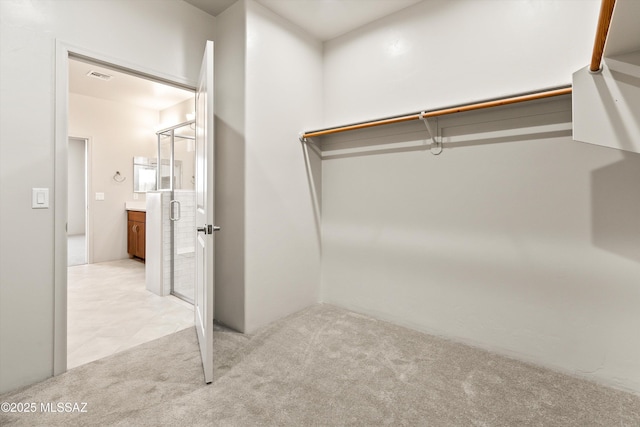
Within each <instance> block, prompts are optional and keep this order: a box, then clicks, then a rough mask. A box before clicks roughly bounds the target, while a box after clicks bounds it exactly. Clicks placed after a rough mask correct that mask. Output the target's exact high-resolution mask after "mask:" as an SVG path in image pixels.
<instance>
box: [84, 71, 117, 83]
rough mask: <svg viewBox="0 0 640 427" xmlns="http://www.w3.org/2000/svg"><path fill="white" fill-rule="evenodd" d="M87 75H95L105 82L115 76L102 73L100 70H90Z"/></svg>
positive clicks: (94, 76)
mask: <svg viewBox="0 0 640 427" xmlns="http://www.w3.org/2000/svg"><path fill="white" fill-rule="evenodd" d="M87 76H89V77H93V78H95V79H100V80H104V81H105V82H107V81H109V80H111V79H112V78H113V76H110V75H109V74H103V73H100V72H98V71H93V70H91V71H89V72H88V73H87Z"/></svg>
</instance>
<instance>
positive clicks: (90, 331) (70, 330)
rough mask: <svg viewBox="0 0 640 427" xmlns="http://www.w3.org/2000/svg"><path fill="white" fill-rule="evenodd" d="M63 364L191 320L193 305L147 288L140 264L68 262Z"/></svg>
mask: <svg viewBox="0 0 640 427" xmlns="http://www.w3.org/2000/svg"><path fill="white" fill-rule="evenodd" d="M67 283H68V285H67V289H68V291H67V295H68V296H67V310H68V321H67V368H68V369H71V368H74V367H76V366H80V365H83V364H85V363H89V362H92V361H94V360H97V359H101V358H103V357H106V356H109V355H111V354H114V353H117V352H120V351H122V350H126V349H128V348H131V347H134V346H136V345H139V344H142V343H145V342H148V341H152V340H154V339H157V338H160V337H163V336H165V335H169V334H172V333H174V332H177V331H179V330H182V329H185V328H188V327H191V326H193V306H192V305H191V304H189V303H187V302H184V301H182V300H180V299H178V298H176V297H173V296H167V297H160V296H158V295H155V294H153V293H151V292H149V291H147V290H146V287H145V271H144V264H143V263H141V262H138V261H134V260H129V259H125V260H119V261H112V262H105V263H98V264H84V265H77V266H73V267H69V269H68V278H67Z"/></svg>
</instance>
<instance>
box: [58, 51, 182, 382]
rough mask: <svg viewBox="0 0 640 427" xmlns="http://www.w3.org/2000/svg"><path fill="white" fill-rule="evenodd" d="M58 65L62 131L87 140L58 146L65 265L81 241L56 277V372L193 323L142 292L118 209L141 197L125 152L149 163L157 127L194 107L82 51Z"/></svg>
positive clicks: (173, 301) (176, 305) (162, 86)
mask: <svg viewBox="0 0 640 427" xmlns="http://www.w3.org/2000/svg"><path fill="white" fill-rule="evenodd" d="M66 61H67V65H68V79H69V86H68V91H67V99H68V110H67V115H68V122H67V126H68V129H67V132H68V134H71V135H90V137H91V143H90V144H88V142H87V140H88V139H82V138H80V140H81V141H84V144H85V145H84V151H83V152H84V155H82V154H80V152H81V151H82V148H80V145H79V144H80V142H79V141H78V138H69V140H68V145H67V147H65V148H66V156H67V165H68V167H67V171H66V173H67V176H66V182H67V188H66V192H67V212H66V217H67V222H68V224H69V226H71V225H73V226H74V228H73V229H71V228H69V232H68V233H69V236H71V238H68V239H66V242H67V258H68V262H67V263H68V264H69V265H71V258H72V257H71V254H72V253H75V251H74V248H72V245H75V244H76V243H78V242H77V241H80V244H82V239H81V238H78V239H76V237H77V236H82V235H84V248H81V249H80V250H79V253H81V254H82V253H83V254H84V258H82V257H79V258H80V259H79V260H77V262H75V261H74V263H73V266H71V267H69V269H68V271H67V272H66V277H65V281H66V283H65V285H66V292H65V293H66V296H65V297H66V305H67V306H66V314H67V325H66V346H65V347H66V348H65V359H66V360H65V362H66V363H65V365H66V366H65V369H66V367H69V368H73V367H75V366H79V365H80V364H84V363H88V362H90V361H93V360H97V359H100V358H102V357H106V356H108V355H110V354H113V353H115V352H119V351H122V350H125V349H127V348H130V347H133V346H135V345H139V344H142V343H144V342H147V341H151V340H153V339H157V338H160V337H161V336H164V335H167V334H170V333H174V332H177V330H180V329H183V328H186V327H190V326H193V307H192V306H191V305H190V304H188V303H186V302H184V301H182V300H178V299H177V298H175V297H173V296H170V297H164V296H159V295H155V294H153V293H152V292H150V291H148V290H147V287H146V283H145V282H146V279H145V277H146V268H145V267H146V264H145V263H144V262H141V260H140V259H138V258H137V259H136V260H133V259H129V254H128V249H127V240H128V239H127V209H129V208H130V207H133V209H136V211H138V212H140V211H141V212H144V211H145V202H146V198H147V194H146V190H145V191H140V189H138V188H135V182H136V172H135V167H134V163H135V161H134V158H140V157H144V158H148V159H150V160H151V161H153V160H154V159H157V158H158V157H159V156H158V154H159V153H158V145H157V135H156V131H157V129H158V128H163V127H165V126H166V124H169V123H180V122H183V121H185V115H186V114H188V113H193V109H194V107H195V94H194V91H193V90H189V89H186V90H185V89H184V88H176V87H175V86H172V85H168V84H167V83H166V82H160V81H156V80H150V79H149V77H148V76H146V75H144V76H141V75H140V74H137V73H134V72H131V71H130V70H123V69H121V68H119V67H117V66H112V65H109V64H106V63H104V62H101V61H93V60H91V59H88V58H86V57H76V56H74V55H70V56H69V57H67V58H66ZM149 94H150V95H149ZM87 147H91V149H90V150H89V149H88V148H87ZM79 157H84V166H82V165H79V162H77V161H76V160H77V158H79ZM72 163H73V164H72ZM82 170H84V177H83V178H82V179H81V178H80V173H81V171H82ZM189 178H190V177H189ZM189 178H185V181H189ZM78 181H81V182H80V183H79V182H78ZM81 185H83V187H84V194H85V196H84V198H83V201H82V203H84V204H85V216H84V233H81V230H80V228H81V227H80V226H77V224H76V223H77V222H78V221H82V219H76V216H77V213H78V212H77V209H76V208H75V206H77V205H78V204H79V203H81V202H78V201H77V200H76V199H77V197H76V194H77V192H78V191H79V190H78V188H79V187H80V186H81ZM147 190H150V191H153V190H159V189H158V188H149V189H147ZM87 208H88V209H87ZM72 223H73V224H72ZM192 234H193V232H192ZM74 240H77V241H74ZM87 242H88V244H87ZM92 247H93V249H94V251H93V252H92V251H91V250H90V249H91V248H92ZM143 258H144V257H143ZM56 331H57V329H56ZM56 343H57V341H56ZM58 354H59V356H58V357H59V358H61V357H62V350H60V349H57V350H56V355H58ZM57 360H59V359H57ZM58 365H59V364H58V363H56V366H58ZM58 373H59V372H58Z"/></svg>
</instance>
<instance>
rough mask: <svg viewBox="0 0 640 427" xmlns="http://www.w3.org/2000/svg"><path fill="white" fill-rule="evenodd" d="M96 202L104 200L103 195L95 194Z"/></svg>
mask: <svg viewBox="0 0 640 427" xmlns="http://www.w3.org/2000/svg"><path fill="white" fill-rule="evenodd" d="M96 200H104V193H96Z"/></svg>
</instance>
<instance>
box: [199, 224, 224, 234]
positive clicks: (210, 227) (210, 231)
mask: <svg viewBox="0 0 640 427" xmlns="http://www.w3.org/2000/svg"><path fill="white" fill-rule="evenodd" d="M196 230H198V232H199V233H204V234H213V232H214V231H220V227H218V226H217V225H211V224H205V225H204V227H197V228H196Z"/></svg>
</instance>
